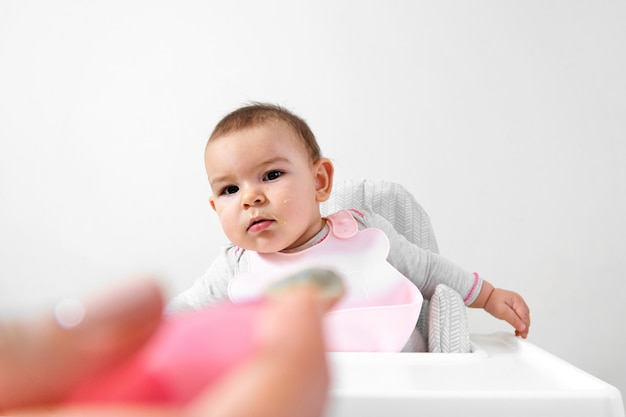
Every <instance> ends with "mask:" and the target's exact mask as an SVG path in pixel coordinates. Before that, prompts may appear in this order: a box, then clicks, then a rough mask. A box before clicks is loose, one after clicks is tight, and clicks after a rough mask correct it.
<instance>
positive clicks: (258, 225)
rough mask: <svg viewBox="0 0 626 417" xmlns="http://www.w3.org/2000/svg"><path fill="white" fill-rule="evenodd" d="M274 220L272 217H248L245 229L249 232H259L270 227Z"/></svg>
mask: <svg viewBox="0 0 626 417" xmlns="http://www.w3.org/2000/svg"><path fill="white" fill-rule="evenodd" d="M274 221H275V220H274V219H268V218H265V217H255V218H253V219H250V222H249V223H248V229H247V230H248V231H249V232H260V231H262V230H265V229H267V228H268V227H270V226H271V225H272V223H274Z"/></svg>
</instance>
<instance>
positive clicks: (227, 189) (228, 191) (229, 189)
mask: <svg viewBox="0 0 626 417" xmlns="http://www.w3.org/2000/svg"><path fill="white" fill-rule="evenodd" d="M237 191H239V187H237V186H236V185H229V186H228V187H224V189H223V190H222V194H226V195H230V194H235V193H236V192H237Z"/></svg>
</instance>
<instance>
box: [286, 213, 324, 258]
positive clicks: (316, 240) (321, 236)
mask: <svg viewBox="0 0 626 417" xmlns="http://www.w3.org/2000/svg"><path fill="white" fill-rule="evenodd" d="M322 222H323V223H322V228H321V229H320V231H319V232H317V233H316V234H315V235H314V236H313V237H312V238H311V239H309V240H307V241H306V242H304V243H303V244H302V245H300V246H297V247H295V248H290V249H284V250H281V251H280V252H281V253H295V252H301V251H303V250H305V249H308V248H310V247H313V246H315V245H317V244H318V243H320V242H321V241H322V240H324V239H325V238H326V236H328V232H329V231H330V229H329V227H328V222H327V221H326V219H322Z"/></svg>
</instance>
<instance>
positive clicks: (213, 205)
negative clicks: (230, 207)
mask: <svg viewBox="0 0 626 417" xmlns="http://www.w3.org/2000/svg"><path fill="white" fill-rule="evenodd" d="M209 204H210V205H211V208H212V209H213V211H215V199H214V198H213V195H210V196H209Z"/></svg>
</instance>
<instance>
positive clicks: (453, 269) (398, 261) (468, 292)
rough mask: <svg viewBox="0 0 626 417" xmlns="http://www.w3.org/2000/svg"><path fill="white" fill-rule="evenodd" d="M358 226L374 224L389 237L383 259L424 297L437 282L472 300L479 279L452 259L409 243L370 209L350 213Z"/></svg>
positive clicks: (467, 299)
mask: <svg viewBox="0 0 626 417" xmlns="http://www.w3.org/2000/svg"><path fill="white" fill-rule="evenodd" d="M353 216H354V217H355V219H356V220H357V222H358V223H359V227H360V228H367V227H375V228H377V229H380V230H382V231H383V232H384V233H385V234H386V235H387V237H388V239H389V244H390V249H389V255H388V257H387V261H388V262H389V263H390V264H391V265H393V267H394V268H396V269H397V270H398V271H400V273H402V274H403V275H404V276H406V277H407V278H409V279H410V280H411V281H412V282H413V283H414V284H415V285H416V286H417V288H419V290H420V292H421V293H422V295H423V296H424V298H426V299H430V298H431V297H432V295H433V294H434V292H435V289H436V288H437V285H438V284H445V285H447V286H448V287H450V288H452V289H453V290H455V291H457V292H458V293H459V294H460V295H461V298H463V302H464V303H465V305H470V304H472V303H473V302H474V300H476V297H478V294H479V293H480V289H481V287H482V283H483V282H482V279H481V278H480V277H479V276H478V275H477V274H474V273H471V272H468V271H465V270H464V269H463V268H461V267H459V266H458V265H456V264H455V263H454V262H452V261H450V260H448V259H446V258H444V257H443V256H441V255H438V254H436V253H433V252H431V251H429V250H425V249H422V248H420V247H419V246H417V245H415V244H413V243H411V242H410V241H409V240H408V239H407V238H406V237H404V236H403V235H402V234H400V233H398V231H396V229H395V228H394V227H393V225H392V224H391V223H390V222H389V221H387V220H386V219H385V218H384V217H382V216H380V215H378V214H376V213H374V212H372V211H370V210H363V211H362V212H353Z"/></svg>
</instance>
